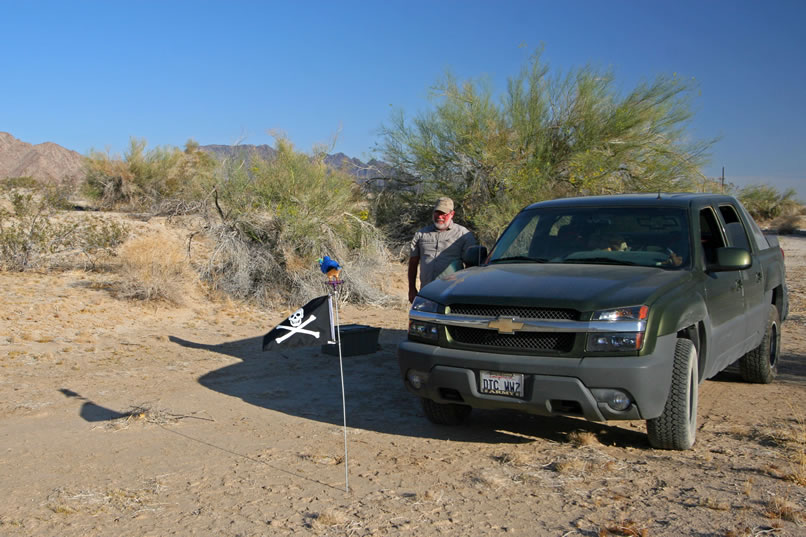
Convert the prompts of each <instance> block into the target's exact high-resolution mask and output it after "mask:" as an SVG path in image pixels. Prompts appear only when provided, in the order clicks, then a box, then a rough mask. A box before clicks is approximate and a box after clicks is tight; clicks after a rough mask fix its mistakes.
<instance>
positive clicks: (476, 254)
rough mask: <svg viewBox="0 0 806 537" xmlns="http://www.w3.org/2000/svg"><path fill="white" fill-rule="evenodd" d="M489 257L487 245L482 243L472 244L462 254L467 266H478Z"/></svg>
mask: <svg viewBox="0 0 806 537" xmlns="http://www.w3.org/2000/svg"><path fill="white" fill-rule="evenodd" d="M486 259H487V247H486V246H482V245H480V244H478V245H476V246H471V247H470V248H468V249H467V251H466V252H465V255H463V256H462V261H463V262H464V264H465V267H477V266H479V265H481V264H482V263H484V261H485V260H486Z"/></svg>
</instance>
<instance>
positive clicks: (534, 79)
mask: <svg viewBox="0 0 806 537" xmlns="http://www.w3.org/2000/svg"><path fill="white" fill-rule="evenodd" d="M692 89H693V87H692V83H691V82H690V81H688V80H684V79H682V78H680V77H677V76H671V77H666V76H661V77H658V78H657V79H656V80H655V81H653V82H650V83H644V84H639V85H638V86H636V87H635V88H634V89H632V90H631V91H627V92H626V93H625V92H622V91H621V90H620V88H618V87H617V85H616V83H615V81H614V77H613V76H612V74H611V73H609V72H606V71H600V70H597V69H594V68H592V67H584V68H581V69H577V70H574V71H571V72H569V73H568V74H567V75H565V76H563V75H560V76H556V77H550V76H549V69H548V67H547V66H546V65H544V64H543V63H541V61H540V54H539V53H538V54H535V55H534V56H533V57H532V58H531V60H530V61H529V62H528V63H527V64H526V65H525V66H524V68H523V69H522V71H521V72H520V73H519V74H518V75H517V76H515V77H513V78H511V79H510V80H509V83H508V87H507V91H506V92H505V94H504V95H503V96H502V98H501V99H500V100H497V99H496V98H495V96H494V94H493V91H492V89H491V88H490V86H489V85H488V84H485V83H483V82H475V81H472V80H471V81H465V82H459V81H457V80H456V79H454V78H453V77H451V76H447V77H446V78H445V79H444V80H442V81H440V82H439V83H437V85H436V86H435V88H434V91H433V98H434V106H433V108H431V109H430V110H428V111H426V112H423V113H421V114H419V115H417V116H416V117H413V118H407V117H406V116H405V115H404V114H403V113H402V112H398V113H395V114H394V115H393V116H392V118H391V120H390V123H389V124H387V125H385V126H384V127H383V129H382V135H383V142H382V144H381V147H380V149H381V151H382V153H383V157H384V160H386V161H387V162H389V163H390V164H391V165H392V166H393V167H394V169H395V170H396V174H397V178H396V180H394V181H391V182H390V183H389V185H390V186H389V187H388V188H387V190H388V192H389V196H391V197H392V199H391V200H390V199H388V198H389V196H387V198H386V199H382V203H380V204H378V205H377V206H376V207H375V208H376V210H377V212H376V213H375V214H376V218H377V222H378V223H379V225H382V226H383V227H384V229H385V230H391V229H393V228H398V229H397V233H398V234H400V235H404V236H411V233H412V232H413V231H414V229H416V226H418V225H421V224H422V222H424V221H425V222H427V221H428V219H427V218H426V219H425V220H423V218H422V216H424V215H425V216H427V215H426V214H425V213H426V209H427V208H429V207H430V206H431V205H432V203H433V201H434V199H435V197H437V196H439V195H448V196H451V197H452V198H454V200H455V201H456V202H458V204H459V209H458V210H457V220H459V221H460V222H466V223H469V224H470V226H471V227H472V228H473V229H474V230H475V231H476V232H477V234H478V235H479V238H480V240H482V242H487V243H489V242H491V241H492V240H494V239H495V237H497V235H498V234H499V233H500V231H501V230H502V229H503V226H505V225H506V223H507V222H509V220H510V219H511V217H512V216H513V215H514V213H515V212H516V211H518V210H519V209H521V208H522V207H524V206H525V205H527V204H529V203H533V202H535V201H540V200H544V199H551V198H555V197H565V196H579V195H595V194H610V193H620V192H642V191H643V192H647V191H649V192H657V191H658V190H664V191H681V190H691V189H694V188H695V187H696V185H697V184H698V183H699V182H701V181H702V179H704V178H703V176H702V173H701V172H700V171H699V169H700V166H701V164H702V163H703V161H704V156H705V150H706V149H707V147H708V145H709V144H708V143H694V144H691V143H688V142H687V141H686V133H685V131H684V126H685V124H686V122H687V121H688V119H689V118H690V117H691V112H690V109H689V105H688V102H689V98H690V96H691V95H692V93H693V92H692ZM411 214H418V215H419V216H418V218H417V219H415V221H414V222H410V221H408V220H407V219H406V216H407V215H411ZM401 221H402V222H404V224H406V227H407V228H408V229H405V231H403V230H400V229H399V228H400V222H401ZM409 223H411V225H408V224H409Z"/></svg>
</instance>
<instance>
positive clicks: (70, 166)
mask: <svg viewBox="0 0 806 537" xmlns="http://www.w3.org/2000/svg"><path fill="white" fill-rule="evenodd" d="M82 159H83V157H82V156H81V155H80V154H79V153H76V152H75V151H71V150H69V149H65V148H64V147H62V146H60V145H58V144H54V143H51V142H45V143H42V144H37V145H32V144H29V143H27V142H23V141H22V140H18V139H16V138H15V137H14V136H12V135H11V134H9V133H7V132H0V179H5V178H6V177H33V178H34V179H37V180H39V181H42V182H45V183H61V182H65V181H66V182H73V181H76V180H78V179H80V178H81V177H83V175H84V167H83V160H82Z"/></svg>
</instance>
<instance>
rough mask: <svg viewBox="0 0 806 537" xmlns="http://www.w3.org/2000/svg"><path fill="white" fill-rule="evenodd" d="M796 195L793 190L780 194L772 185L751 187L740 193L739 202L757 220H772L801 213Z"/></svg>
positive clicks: (800, 206)
mask: <svg viewBox="0 0 806 537" xmlns="http://www.w3.org/2000/svg"><path fill="white" fill-rule="evenodd" d="M796 195H797V193H796V192H795V190H794V189H792V188H790V189H787V190H785V191H783V192H779V191H778V189H776V188H775V187H773V186H770V185H750V186H746V187H744V188H742V189H741V190H740V191H739V201H741V202H742V205H744V207H745V209H747V212H749V213H750V214H751V215H752V216H753V218H755V219H756V220H772V219H773V218H777V217H779V216H792V215H796V214H798V213H799V212H800V210H801V209H802V205H801V203H800V202H798V201H797V200H796V199H795V196H796Z"/></svg>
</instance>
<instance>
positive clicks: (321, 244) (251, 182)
mask: <svg viewBox="0 0 806 537" xmlns="http://www.w3.org/2000/svg"><path fill="white" fill-rule="evenodd" d="M276 151H277V153H276V155H275V157H274V158H272V159H271V160H269V161H266V160H261V159H258V158H255V157H254V156H253V157H252V158H251V159H250V161H249V169H246V168H245V166H244V165H243V164H244V163H243V162H229V163H228V164H227V165H226V166H225V167H224V168H222V169H221V170H220V174H221V175H220V177H219V180H218V183H217V186H216V188H215V198H214V207H211V210H210V211H209V212H208V213H207V215H208V218H209V220H208V226H207V229H208V230H209V233H210V235H211V236H212V237H213V240H214V243H215V249H214V252H213V254H212V255H211V258H210V260H209V262H208V263H207V266H206V269H205V271H204V276H205V277H206V279H207V280H208V281H210V282H212V284H213V285H214V286H215V287H217V288H219V289H222V290H224V291H225V292H227V293H229V294H231V295H233V296H236V297H239V298H248V299H254V300H256V301H257V302H259V303H264V304H265V303H270V302H272V300H273V299H275V298H277V297H279V298H281V299H282V300H286V301H288V302H289V303H292V304H293V303H300V302H304V301H307V300H309V299H310V298H311V297H312V296H315V295H316V294H321V293H322V292H323V291H324V286H323V283H322V282H323V281H324V276H323V275H322V274H321V273H320V272H319V269H318V265H317V262H316V260H317V259H318V258H321V257H323V256H324V255H329V256H330V257H332V258H334V259H337V260H338V261H339V262H340V263H341V264H342V266H343V267H344V271H343V273H342V274H343V275H344V276H345V278H344V279H345V284H344V286H343V295H342V296H343V298H345V299H348V300H350V301H352V302H357V303H373V304H383V303H388V302H389V301H390V300H391V299H390V297H388V296H386V295H385V294H384V293H382V292H381V291H379V288H380V279H381V278H383V277H384V274H386V273H387V271H386V269H387V268H388V267H387V266H386V263H387V262H388V254H387V251H386V248H385V246H384V240H383V236H382V235H381V233H380V232H379V230H378V229H376V228H375V227H374V226H373V225H371V224H370V223H369V222H367V221H366V218H367V206H366V202H365V201H364V200H363V198H362V196H361V193H360V191H359V190H358V187H357V186H356V184H355V181H354V179H353V177H352V176H350V175H348V174H346V173H344V172H341V171H338V170H333V169H330V168H328V167H327V166H325V162H324V157H325V156H326V154H325V151H324V150H319V151H317V152H316V153H315V154H314V155H313V156H309V155H306V154H303V153H299V152H297V151H295V150H294V148H293V146H292V144H291V143H290V142H288V141H287V140H285V139H283V138H278V140H277V147H276Z"/></svg>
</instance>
